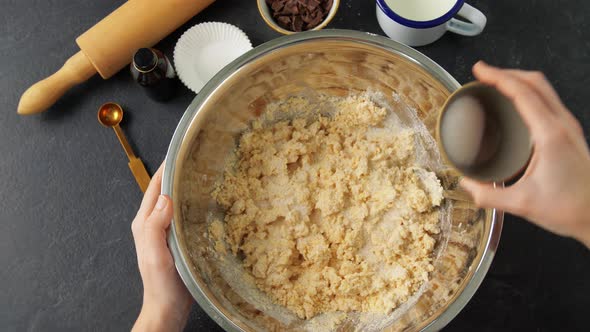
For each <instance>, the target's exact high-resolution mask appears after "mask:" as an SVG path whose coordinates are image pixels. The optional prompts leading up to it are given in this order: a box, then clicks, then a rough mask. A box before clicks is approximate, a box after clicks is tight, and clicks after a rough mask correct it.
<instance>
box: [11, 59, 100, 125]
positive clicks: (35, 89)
mask: <svg viewBox="0 0 590 332" xmlns="http://www.w3.org/2000/svg"><path fill="white" fill-rule="evenodd" d="M94 74H96V69H95V68H94V66H93V65H92V63H91V62H90V60H88V58H87V57H86V55H85V54H84V53H83V52H82V51H80V52H78V53H76V54H74V55H73V56H72V57H71V58H69V59H68V60H67V61H66V62H65V63H64V65H63V66H62V67H61V68H60V69H59V70H58V71H57V72H56V73H55V74H53V75H51V76H49V77H48V78H46V79H44V80H42V81H40V82H38V83H36V84H34V85H33V86H31V87H30V88H29V89H27V91H25V92H24V93H23V95H22V96H21V98H20V101H19V103H18V108H17V112H18V114H22V115H29V114H35V113H41V112H43V111H45V110H46V109H48V108H49V107H51V105H53V104H54V103H55V102H56V101H57V100H58V99H59V98H60V97H61V96H63V94H64V93H65V92H66V91H67V90H69V89H70V88H71V87H73V86H74V85H77V84H80V83H82V82H84V81H86V80H88V79H89V78H90V77H92V75H94Z"/></svg>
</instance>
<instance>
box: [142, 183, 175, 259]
mask: <svg viewBox="0 0 590 332" xmlns="http://www.w3.org/2000/svg"><path fill="white" fill-rule="evenodd" d="M172 214H173V210H172V202H171V201H170V198H169V197H168V196H165V195H160V196H159V197H158V200H157V202H156V204H155V206H154V209H153V210H152V212H151V214H150V215H149V217H148V218H147V219H146V220H145V224H144V227H143V230H142V231H143V237H142V239H141V241H142V242H143V243H142V247H143V250H144V251H145V252H144V254H145V255H146V256H145V257H146V258H147V259H148V260H154V261H155V263H156V265H159V264H161V263H162V260H163V259H165V258H166V257H167V256H168V255H170V253H169V251H168V245H167V243H166V230H167V228H168V226H169V225H170V221H171V220H172Z"/></svg>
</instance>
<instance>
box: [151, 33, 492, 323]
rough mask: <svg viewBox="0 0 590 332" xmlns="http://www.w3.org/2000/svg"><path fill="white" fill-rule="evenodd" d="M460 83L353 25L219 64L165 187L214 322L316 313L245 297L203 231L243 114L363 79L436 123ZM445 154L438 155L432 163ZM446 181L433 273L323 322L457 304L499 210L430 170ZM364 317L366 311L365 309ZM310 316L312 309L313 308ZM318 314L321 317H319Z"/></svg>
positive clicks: (451, 311) (417, 317)
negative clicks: (404, 296) (399, 297)
mask: <svg viewBox="0 0 590 332" xmlns="http://www.w3.org/2000/svg"><path fill="white" fill-rule="evenodd" d="M459 86H460V85H459V83H458V82H457V81H456V80H455V79H454V78H453V77H452V76H451V75H449V74H448V73H447V72H446V71H445V70H444V69H442V68H441V67H440V66H438V65H437V64H436V63H435V62H433V61H432V60H430V59H429V58H427V57H426V56H424V55H423V54H421V53H419V52H417V51H416V50H414V49H412V48H409V47H407V46H404V45H401V44H399V43H396V42H394V41H391V40H390V39H387V38H384V37H381V36H376V35H371V34H367V33H362V32H354V31H343V30H331V31H330V30H324V31H318V32H307V33H300V34H296V35H293V36H287V37H282V38H279V39H276V40H273V41H270V42H268V43H265V44H263V45H261V46H259V47H257V48H255V49H253V50H252V51H250V52H248V53H246V54H245V55H243V56H242V57H240V58H239V59H237V60H235V61H234V62H232V63H231V64H230V65H228V66H227V67H225V68H224V69H223V70H222V71H221V72H220V73H219V74H217V75H216V76H215V77H214V78H213V79H212V80H211V81H210V82H209V83H208V84H207V85H206V86H205V87H204V88H203V90H201V92H200V93H199V95H198V96H197V97H196V98H195V99H194V100H193V102H192V103H191V104H190V106H189V107H188V109H187V110H186V112H185V114H184V116H183V117H182V119H181V121H180V123H179V124H178V128H177V129H176V132H175V133H174V136H173V138H172V142H171V144H170V147H169V150H168V154H167V157H166V166H165V171H164V178H163V184H162V191H163V193H164V194H168V195H170V196H171V197H172V200H173V202H174V208H175V211H174V220H173V223H172V226H171V230H170V233H169V238H168V243H169V247H170V250H171V251H172V254H173V256H174V260H175V262H176V267H177V269H178V272H179V273H180V276H181V277H182V280H183V281H184V283H185V284H186V286H187V288H188V289H189V291H190V292H191V294H192V295H193V296H194V298H195V299H196V300H197V302H198V303H199V305H200V306H201V307H202V308H203V310H205V311H206V312H207V313H208V314H209V315H210V316H211V317H212V318H213V319H214V320H215V321H216V322H217V323H218V324H219V325H220V326H222V327H223V328H224V329H226V330H230V331H254V330H275V331H278V330H280V331H285V330H305V329H307V330H317V329H318V327H320V326H324V327H327V326H328V325H329V324H328V323H329V322H327V321H326V319H327V318H326V317H323V318H322V317H319V318H318V319H320V320H315V321H314V322H312V323H314V324H315V325H310V322H309V321H303V320H300V319H298V318H296V317H293V315H289V313H288V312H285V310H283V311H282V312H281V310H280V308H279V309H277V308H271V306H272V304H269V303H268V301H267V302H264V301H262V302H260V301H259V302H258V303H252V302H256V301H252V298H253V297H252V296H251V295H252V294H251V292H254V291H255V290H248V289H245V288H244V286H243V285H240V284H239V283H238V282H236V280H234V278H233V277H234V276H235V275H237V274H239V273H240V265H239V263H235V264H234V265H235V266H234V267H233V269H230V270H228V269H227V266H225V267H224V266H222V265H223V264H222V263H221V261H222V260H221V259H220V257H219V255H218V254H217V253H216V251H215V250H213V249H212V247H213V244H212V242H211V241H210V239H209V238H208V236H207V231H208V229H207V223H208V222H209V221H210V219H211V218H212V216H213V215H214V214H215V213H218V214H219V213H220V212H219V211H217V212H216V208H215V204H214V202H213V200H212V199H211V197H210V192H211V190H212V188H213V186H214V184H215V182H216V181H217V180H218V179H219V178H220V176H221V175H222V172H223V168H224V165H225V162H226V158H227V156H228V155H229V154H230V152H231V151H232V149H234V147H235V144H236V141H237V138H238V137H239V135H240V134H241V133H242V132H243V131H244V130H246V129H247V128H248V125H249V123H250V122H251V120H253V119H255V118H257V117H259V116H260V115H261V114H262V113H263V112H264V111H265V106H266V105H268V104H269V103H273V102H276V101H280V100H284V99H285V98H287V97H289V96H292V95H298V94H306V93H308V94H309V92H310V91H312V92H313V93H321V94H327V95H332V96H345V95H348V94H350V93H355V92H362V91H365V90H367V89H370V90H371V91H375V92H379V93H382V95H383V96H385V98H386V99H387V102H390V103H392V104H395V103H400V102H401V103H403V104H404V105H406V106H408V107H411V108H413V109H415V111H416V113H417V115H418V117H419V118H420V119H421V121H422V122H423V123H424V125H425V126H426V128H428V129H429V130H430V132H431V133H434V126H435V123H436V115H437V113H438V109H439V107H440V106H441V105H442V104H443V103H444V101H445V99H446V97H447V96H448V95H449V94H450V93H451V92H452V91H454V90H455V89H457V88H458V87H459ZM441 165H442V164H441ZM437 174H438V176H439V177H440V178H441V180H442V183H443V186H444V188H445V190H446V191H447V199H446V203H445V204H446V205H445V208H446V209H447V210H446V211H448V218H446V219H445V220H443V221H441V222H442V223H443V225H442V230H443V231H442V235H441V236H440V238H439V240H438V244H437V249H436V257H435V259H434V263H433V264H434V266H435V270H434V271H433V272H432V273H431V280H430V281H429V282H428V283H426V284H425V285H424V286H423V288H422V289H421V291H420V292H419V294H417V295H416V296H414V297H413V298H412V299H411V300H409V301H408V302H407V303H406V304H404V305H402V306H401V307H399V308H397V309H396V310H394V311H393V312H392V313H391V314H389V315H386V316H366V315H360V314H358V313H350V314H347V315H346V317H345V318H344V319H342V320H334V321H332V322H331V323H332V325H331V326H328V327H331V328H333V329H337V330H339V331H342V330H363V331H367V330H382V329H385V330H390V331H397V330H411V331H419V330H426V331H436V330H439V329H441V328H442V327H443V326H445V325H446V324H447V323H448V322H449V321H450V320H451V319H453V317H455V316H456V315H457V313H459V311H460V310H461V309H462V308H463V307H464V306H465V304H466V303H467V302H468V301H469V299H470V298H471V297H472V296H473V294H474V293H475V291H476V289H477V288H478V286H479V285H480V283H481V282H482V280H483V278H484V276H485V274H486V272H487V270H488V268H489V266H490V264H491V262H492V258H493V256H494V253H495V251H496V247H497V245H498V241H499V237H500V233H501V228H502V217H503V215H502V213H500V212H497V211H495V210H480V209H477V208H476V207H475V206H474V205H473V204H472V203H470V202H469V201H465V200H464V196H463V195H460V194H459V195H457V192H456V191H454V190H456V186H457V181H458V175H457V174H456V173H454V172H453V171H452V170H451V169H450V168H446V167H442V168H441V169H438V170H437ZM371 317H373V318H371ZM314 319H315V318H314ZM321 319H324V321H321Z"/></svg>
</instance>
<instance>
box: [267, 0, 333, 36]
mask: <svg viewBox="0 0 590 332" xmlns="http://www.w3.org/2000/svg"><path fill="white" fill-rule="evenodd" d="M257 3H258V12H259V13H260V16H262V19H263V20H264V22H266V24H268V26H269V27H271V28H272V29H273V30H274V31H276V32H279V33H282V34H284V35H292V34H294V33H297V31H291V30H287V29H284V28H283V27H281V26H280V25H279V24H278V23H277V22H276V21H275V19H274V18H273V17H272V13H271V10H270V8H268V5H267V4H266V0H257ZM339 6H340V0H334V2H332V8H330V11H329V12H328V15H326V18H324V20H323V21H322V23H320V24H318V26H316V27H315V28H313V29H311V30H310V31H312V30H321V29H323V28H325V27H326V25H328V23H330V21H332V19H333V18H334V16H336V12H337V11H338V7H339Z"/></svg>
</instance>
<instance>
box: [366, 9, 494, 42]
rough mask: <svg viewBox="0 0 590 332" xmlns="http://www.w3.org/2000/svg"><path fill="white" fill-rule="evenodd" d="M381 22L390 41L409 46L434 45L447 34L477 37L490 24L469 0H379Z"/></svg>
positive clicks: (378, 14) (378, 15) (378, 11)
mask: <svg viewBox="0 0 590 332" xmlns="http://www.w3.org/2000/svg"><path fill="white" fill-rule="evenodd" d="M455 15H457V16H460V17H461V18H463V19H465V20H467V21H469V22H464V21H462V20H458V19H455V18H453V17H454V16H455ZM377 20H378V21H379V25H380V26H381V29H383V31H384V32H385V34H386V35H387V36H388V37H389V38H391V39H393V40H395V41H398V42H401V43H403V44H406V45H409V46H422V45H426V44H430V43H432V42H434V41H436V40H437V39H439V38H440V37H442V35H444V33H445V32H447V31H451V32H454V33H457V34H460V35H463V36H476V35H479V34H480V33H481V32H482V31H483V29H484V28H485V26H486V21H487V19H486V17H485V15H484V14H483V13H482V12H480V11H479V10H478V9H476V8H474V7H473V6H471V5H469V4H466V3H465V0H377Z"/></svg>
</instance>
